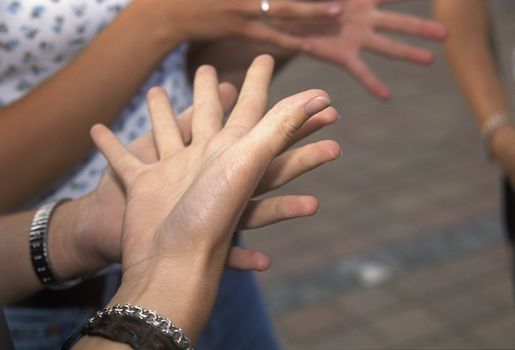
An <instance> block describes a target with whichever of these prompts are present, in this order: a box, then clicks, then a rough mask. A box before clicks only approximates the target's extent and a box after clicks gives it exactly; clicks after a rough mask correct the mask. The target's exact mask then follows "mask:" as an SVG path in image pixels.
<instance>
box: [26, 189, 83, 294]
mask: <svg viewBox="0 0 515 350" xmlns="http://www.w3.org/2000/svg"><path fill="white" fill-rule="evenodd" d="M69 200H70V199H61V200H58V201H56V202H52V203H48V204H45V205H43V206H41V207H40V208H39V209H38V210H37V211H36V214H34V218H33V219H32V223H31V225H30V234H29V243H30V259H31V261H32V266H33V267H34V272H35V273H36V276H37V277H38V279H39V280H40V282H41V283H42V284H43V286H44V287H45V288H48V289H57V290H59V289H66V288H71V287H73V286H75V285H77V284H79V283H80V282H82V278H80V277H79V278H75V279H73V280H69V281H60V280H59V279H58V278H57V277H56V274H55V273H54V269H53V268H52V265H51V264H50V259H49V257H48V247H47V241H48V227H49V224H50V219H51V218H52V214H53V213H54V211H55V210H56V209H57V207H58V206H60V205H61V204H63V203H65V202H68V201H69Z"/></svg>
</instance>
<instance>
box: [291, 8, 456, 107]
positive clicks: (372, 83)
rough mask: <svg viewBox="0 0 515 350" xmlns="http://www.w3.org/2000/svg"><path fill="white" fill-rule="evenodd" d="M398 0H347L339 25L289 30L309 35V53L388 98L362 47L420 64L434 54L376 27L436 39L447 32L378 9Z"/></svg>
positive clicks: (432, 24)
mask: <svg viewBox="0 0 515 350" xmlns="http://www.w3.org/2000/svg"><path fill="white" fill-rule="evenodd" d="M399 1H401V0H346V1H345V0H344V1H343V11H342V13H341V15H340V23H339V24H338V25H336V26H335V25H324V26H320V25H316V26H306V25H303V26H302V28H299V27H295V28H290V30H289V31H290V32H293V33H295V34H303V35H304V36H305V37H306V39H307V40H306V42H307V45H308V47H309V49H308V51H307V52H308V53H309V54H311V55H313V56H315V57H318V58H321V59H324V60H328V61H330V62H334V63H336V64H338V65H341V66H343V67H345V68H346V69H347V70H348V71H349V72H350V73H351V74H352V75H353V76H354V77H355V78H356V79H357V80H358V81H359V82H360V83H361V84H362V85H363V86H365V88H367V89H368V90H369V91H370V92H371V93H372V94H373V95H375V96H377V97H379V98H381V99H386V98H388V97H389V96H390V91H389V90H388V88H387V87H386V86H385V85H384V84H383V83H382V82H381V81H379V79H378V78H377V77H376V75H375V74H374V73H373V72H372V70H371V69H370V68H369V67H368V65H367V64H366V63H365V62H364V61H363V59H362V58H361V57H360V54H361V52H362V50H370V51H373V52H376V53H379V54H382V55H385V56H389V57H392V58H395V59H402V60H407V61H410V62H414V63H421V64H429V63H431V62H432V60H433V54H432V53H431V52H430V51H428V50H426V49H422V48H417V47H414V46H412V45H409V44H405V43H402V42H400V41H398V40H394V39H389V38H387V37H386V36H384V35H381V34H380V33H378V32H377V30H385V31H391V32H399V33H404V34H408V35H413V36H417V37H423V38H427V39H433V40H443V39H445V37H446V35H447V31H446V29H445V27H444V26H443V25H441V24H440V23H438V22H436V21H431V20H425V19H421V18H418V17H416V16H411V15H404V14H401V13H397V12H387V11H382V10H380V9H379V8H378V6H379V5H382V4H386V3H394V2H399ZM317 31H318V32H317Z"/></svg>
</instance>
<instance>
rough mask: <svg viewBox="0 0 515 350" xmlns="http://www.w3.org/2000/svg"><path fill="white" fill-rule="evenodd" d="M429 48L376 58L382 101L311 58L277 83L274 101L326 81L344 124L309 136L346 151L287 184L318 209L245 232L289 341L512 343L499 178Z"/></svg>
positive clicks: (289, 344)
mask: <svg viewBox="0 0 515 350" xmlns="http://www.w3.org/2000/svg"><path fill="white" fill-rule="evenodd" d="M427 3H428V2H413V3H406V4H403V5H401V7H402V8H406V9H408V10H410V11H413V12H417V13H421V14H424V13H425V14H427V13H428V12H427ZM431 47H433V48H434V50H435V51H436V52H437V53H438V55H439V56H440V57H439V59H438V61H437V62H436V63H435V64H434V65H433V66H432V67H430V68H424V67H417V66H411V65H404V64H401V63H398V62H392V61H388V60H384V59H381V58H376V57H370V58H369V59H368V61H369V62H371V64H372V65H373V66H374V67H376V69H377V70H378V71H379V73H380V76H381V78H382V79H384V81H385V82H386V83H388V84H389V85H390V87H391V88H392V91H393V94H394V98H393V100H392V101H391V102H389V103H386V104H385V103H381V102H378V101H375V100H374V99H373V98H371V97H370V96H369V95H368V94H367V93H366V92H364V91H363V90H362V89H361V88H360V87H359V86H358V85H357V84H356V83H355V82H353V81H352V80H351V79H350V77H349V76H348V75H347V74H346V73H345V72H344V71H342V70H340V69H338V68H336V67H330V66H328V65H323V64H320V63H318V62H315V61H312V60H309V59H307V58H300V59H298V60H296V61H295V62H294V63H293V64H292V65H290V66H289V67H288V68H287V69H286V70H285V71H284V72H282V73H281V75H280V77H279V79H278V80H277V81H276V82H275V83H274V86H273V89H272V95H273V98H274V100H277V99H278V98H280V97H282V96H286V95H288V94H291V93H294V92H298V91H300V90H303V89H307V88H313V87H320V88H323V89H325V90H327V91H328V92H329V93H330V94H331V96H332V97H333V101H334V104H335V106H336V107H337V108H338V110H339V111H340V112H341V113H342V120H341V121H340V122H339V123H338V124H337V125H335V126H333V127H331V128H328V129H327V130H325V131H323V132H321V133H319V135H317V136H316V137H314V138H313V139H323V138H332V139H335V140H337V141H338V142H340V144H341V145H342V147H343V149H344V155H343V157H342V158H341V159H340V160H338V161H337V162H335V163H334V164H330V165H326V166H324V167H323V168H321V169H318V170H317V171H315V172H313V173H312V174H310V175H308V176H305V177H304V178H302V179H299V180H296V181H294V182H293V183H291V184H290V185H288V187H287V188H286V189H285V190H283V192H288V193H303V194H304V193H307V194H316V195H317V196H318V197H319V198H320V202H321V208H320V212H319V214H318V215H317V216H316V217H315V218H310V219H302V220H297V221H294V222H287V223H281V224H279V225H276V226H274V227H272V228H267V229H262V230H257V231H255V232H249V233H246V241H247V244H248V245H249V246H253V247H257V248H260V249H263V250H264V251H266V252H268V253H269V254H270V255H271V257H272V259H273V266H272V268H271V270H270V271H269V272H268V273H265V274H261V275H260V276H259V277H260V281H261V283H262V285H263V287H264V292H265V297H266V299H267V302H268V304H269V306H270V312H271V314H272V317H273V319H274V322H275V324H276V326H277V329H278V333H279V336H280V339H281V341H282V343H283V345H284V347H285V348H286V349H317V350H318V349H321V350H322V349H327V350H329V349H335V350H336V349H515V313H514V308H513V303H512V289H511V285H510V270H509V266H510V260H509V255H508V254H507V251H506V250H505V247H504V242H503V236H502V228H501V222H500V214H499V210H500V196H499V181H498V180H499V176H500V174H499V173H498V171H497V169H496V168H495V166H493V165H490V164H488V163H487V162H486V161H485V160H484V157H483V154H482V149H481V145H480V142H479V139H478V135H477V130H476V127H475V125H474V123H473V120H472V118H471V117H470V111H469V110H468V109H467V107H466V105H465V104H464V102H463V99H462V98H461V97H460V95H459V93H458V91H457V89H456V86H455V84H454V82H453V81H452V79H451V76H450V73H449V71H448V69H447V67H446V65H445V62H444V60H443V58H442V55H441V50H439V48H438V46H437V45H432V46H431Z"/></svg>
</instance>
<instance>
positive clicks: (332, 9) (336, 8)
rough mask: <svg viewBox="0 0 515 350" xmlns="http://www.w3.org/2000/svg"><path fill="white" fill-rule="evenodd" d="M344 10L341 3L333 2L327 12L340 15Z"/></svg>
mask: <svg viewBox="0 0 515 350" xmlns="http://www.w3.org/2000/svg"><path fill="white" fill-rule="evenodd" d="M341 11H342V7H341V6H340V4H333V5H331V6H329V8H328V9H327V13H328V14H330V15H338V14H339V13H340V12H341Z"/></svg>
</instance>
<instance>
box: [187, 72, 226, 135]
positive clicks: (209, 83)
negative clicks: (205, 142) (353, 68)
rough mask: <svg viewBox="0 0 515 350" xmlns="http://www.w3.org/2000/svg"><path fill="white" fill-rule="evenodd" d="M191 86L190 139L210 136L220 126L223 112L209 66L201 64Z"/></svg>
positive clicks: (214, 75) (213, 74) (213, 75)
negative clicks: (191, 115) (191, 116)
mask: <svg viewBox="0 0 515 350" xmlns="http://www.w3.org/2000/svg"><path fill="white" fill-rule="evenodd" d="M193 84H194V87H193V118H192V121H191V123H192V124H191V133H192V140H193V142H195V139H198V140H202V139H206V138H210V137H211V136H212V135H214V134H215V133H216V132H217V131H219V130H220V129H221V128H222V121H223V116H224V112H223V109H222V104H221V103H220V95H219V94H218V78H217V76H216V71H215V69H214V68H213V67H211V66H207V65H206V66H201V67H200V68H198V69H197V72H196V74H195V80H194V83H193Z"/></svg>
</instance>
